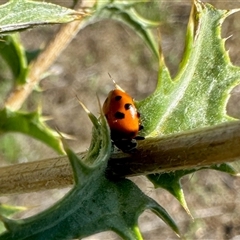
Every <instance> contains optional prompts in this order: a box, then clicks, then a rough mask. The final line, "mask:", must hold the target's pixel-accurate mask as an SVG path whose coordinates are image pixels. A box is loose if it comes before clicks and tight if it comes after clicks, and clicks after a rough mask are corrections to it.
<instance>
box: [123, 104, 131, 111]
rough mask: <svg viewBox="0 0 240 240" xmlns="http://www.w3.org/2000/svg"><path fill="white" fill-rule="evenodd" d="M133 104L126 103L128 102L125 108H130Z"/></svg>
mask: <svg viewBox="0 0 240 240" xmlns="http://www.w3.org/2000/svg"><path fill="white" fill-rule="evenodd" d="M131 106H132V104H131V103H126V104H125V105H124V108H125V110H129V109H130V107H131Z"/></svg>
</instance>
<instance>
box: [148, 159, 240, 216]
mask: <svg viewBox="0 0 240 240" xmlns="http://www.w3.org/2000/svg"><path fill="white" fill-rule="evenodd" d="M204 169H213V170H217V171H221V172H225V173H228V174H231V175H237V171H235V170H234V168H233V167H232V166H231V165H229V164H227V163H222V164H218V165H212V166H209V167H201V168H197V167H196V168H193V169H186V170H177V171H174V172H168V173H161V174H149V175H148V176H147V178H148V179H149V180H150V181H151V182H152V183H153V185H154V187H155V188H159V187H160V188H164V189H166V190H167V191H168V192H169V193H171V194H172V195H173V196H174V197H175V198H176V199H177V200H178V201H179V202H180V204H181V205H182V206H183V208H184V209H185V210H186V212H187V213H188V214H189V215H190V216H192V215H191V213H190V211H189V209H188V206H187V203H186V200H185V197H184V192H183V189H182V186H181V182H180V179H181V178H182V177H183V176H185V175H188V174H191V173H194V172H196V171H200V170H204Z"/></svg>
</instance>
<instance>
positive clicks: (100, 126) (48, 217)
mask: <svg viewBox="0 0 240 240" xmlns="http://www.w3.org/2000/svg"><path fill="white" fill-rule="evenodd" d="M89 115H90V117H91V120H92V122H93V125H94V132H93V138H92V143H91V146H90V148H89V151H88V154H87V155H86V156H85V157H84V158H83V159H81V160H80V159H78V158H77V156H76V155H75V154H74V153H73V152H72V151H71V150H70V149H69V148H68V147H67V146H66V145H65V150H66V152H67V154H68V157H69V160H70V163H71V165H72V168H73V173H74V179H75V183H76V184H75V186H74V187H73V189H72V190H71V191H70V192H69V193H68V194H67V195H66V196H65V197H64V198H63V199H61V200H60V201H59V202H58V203H56V204H55V205H54V206H53V207H51V208H49V209H47V210H46V211H44V212H42V213H40V214H38V215H36V216H33V217H30V218H27V219H22V220H16V221H14V220H10V219H7V218H4V217H2V220H3V222H4V224H5V227H6V229H7V230H6V232H5V233H3V234H2V235H0V240H3V239H4V240H10V239H12V240H13V239H18V240H21V239H22V240H23V239H24V240H28V239H29V240H30V239H35V240H37V239H48V240H53V239H58V240H61V239H62V240H63V239H73V238H83V237H86V236H89V235H92V234H94V233H98V232H102V231H107V230H112V231H114V232H116V233H117V234H119V235H120V236H121V237H123V238H124V239H130V240H131V239H132V240H134V239H139V240H140V239H142V236H141V233H140V231H139V228H138V225H137V220H138V217H139V215H140V214H141V213H142V212H143V211H144V210H145V209H150V210H152V211H153V212H154V213H156V214H157V215H158V216H159V217H161V218H162V219H163V220H164V221H165V222H166V223H167V224H168V225H169V226H170V227H171V228H172V229H173V230H174V231H175V232H176V233H177V234H179V231H178V228H177V226H176V224H175V222H174V221H173V220H172V218H171V217H170V216H169V215H168V213H167V212H166V211H165V210H164V209H163V208H162V207H161V206H159V205H158V204H157V203H156V202H155V201H154V200H153V199H151V198H149V197H148V196H146V195H145V194H144V193H143V192H141V190H140V189H139V188H138V187H137V186H136V185H135V184H134V183H133V182H131V181H130V180H127V179H121V180H118V181H110V180H109V179H108V178H107V177H106V175H105V171H106V167H107V161H108V159H109V157H110V154H111V139H110V132H109V127H108V124H107V122H106V119H105V117H104V116H101V117H100V119H97V118H96V117H94V116H93V115H92V114H90V113H89ZM96 133H97V134H96ZM89 158H90V161H89ZM136 199H137V201H136Z"/></svg>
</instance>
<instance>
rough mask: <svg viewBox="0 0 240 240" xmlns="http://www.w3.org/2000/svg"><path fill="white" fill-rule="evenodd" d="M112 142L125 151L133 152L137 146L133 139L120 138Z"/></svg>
mask: <svg viewBox="0 0 240 240" xmlns="http://www.w3.org/2000/svg"><path fill="white" fill-rule="evenodd" d="M114 144H115V146H116V147H117V148H119V149H120V150H122V151H123V152H125V153H133V152H134V151H135V150H136V147H137V141H136V140H135V139H131V140H129V139H121V140H115V141H114Z"/></svg>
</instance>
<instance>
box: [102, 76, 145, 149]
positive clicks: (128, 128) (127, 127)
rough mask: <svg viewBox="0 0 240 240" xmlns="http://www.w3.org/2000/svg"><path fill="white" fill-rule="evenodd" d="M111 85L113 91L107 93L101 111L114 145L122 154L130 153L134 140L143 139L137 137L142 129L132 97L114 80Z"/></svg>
mask: <svg viewBox="0 0 240 240" xmlns="http://www.w3.org/2000/svg"><path fill="white" fill-rule="evenodd" d="M110 77H111V76H110ZM112 80H113V79H112ZM113 83H114V85H115V89H114V90H112V91H110V92H109V94H108V97H107V99H106V100H105V102H104V104H103V107H102V110H103V113H104V115H105V117H106V119H107V122H108V125H109V127H110V130H111V139H112V141H113V143H114V145H115V146H116V147H118V148H119V149H121V150H122V151H123V152H131V151H132V150H134V149H135V148H136V146H137V142H136V140H142V139H144V137H141V136H138V135H137V134H138V132H139V130H141V129H143V126H142V125H141V124H140V113H139V112H138V111H137V109H136V107H135V105H134V101H133V99H132V97H131V96H129V95H128V94H127V93H126V92H125V91H124V90H123V89H121V88H120V87H119V86H118V85H117V84H116V83H115V81H114V80H113Z"/></svg>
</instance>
